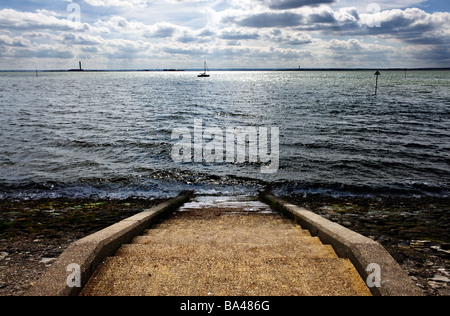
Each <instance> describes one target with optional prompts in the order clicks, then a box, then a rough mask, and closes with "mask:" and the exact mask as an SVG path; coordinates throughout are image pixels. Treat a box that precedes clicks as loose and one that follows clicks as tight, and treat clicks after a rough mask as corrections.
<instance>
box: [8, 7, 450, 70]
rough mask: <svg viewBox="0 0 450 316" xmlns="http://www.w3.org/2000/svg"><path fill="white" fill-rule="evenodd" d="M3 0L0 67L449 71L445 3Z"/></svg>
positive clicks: (448, 22) (449, 21) (449, 27)
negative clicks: (441, 68)
mask: <svg viewBox="0 0 450 316" xmlns="http://www.w3.org/2000/svg"><path fill="white" fill-rule="evenodd" d="M374 2H375V0H370V1H366V0H359V1H350V0H2V2H1V3H0V70H7V69H68V68H75V67H77V65H78V60H82V61H83V64H84V68H86V69H131V68H132V69H141V68H150V69H163V68H184V69H191V68H201V67H202V65H203V60H207V61H208V62H209V65H210V68H278V67H288V68H292V67H295V68H296V67H298V66H299V65H301V66H302V67H304V68H324V67H334V68H338V67H351V68H359V67H375V68H378V67H379V68H384V67H402V68H404V67H450V12H449V11H450V2H449V1H448V0H379V1H378V2H376V3H374Z"/></svg>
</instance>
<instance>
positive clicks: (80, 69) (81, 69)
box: [69, 61, 84, 71]
mask: <svg viewBox="0 0 450 316" xmlns="http://www.w3.org/2000/svg"><path fill="white" fill-rule="evenodd" d="M78 64H79V66H80V68H79V69H70V70H69V71H84V69H83V68H82V67H81V61H80V62H79V63H78Z"/></svg>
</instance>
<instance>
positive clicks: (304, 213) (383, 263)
mask: <svg viewBox="0 0 450 316" xmlns="http://www.w3.org/2000/svg"><path fill="white" fill-rule="evenodd" d="M263 198H264V200H265V202H267V203H268V204H269V205H271V206H272V208H273V209H276V210H278V211H280V212H281V213H283V214H285V215H286V216H288V217H291V218H293V219H294V220H296V222H298V223H299V224H300V225H301V226H302V227H303V228H305V229H308V230H309V231H310V232H311V234H312V235H313V236H318V237H319V238H320V240H321V241H322V242H323V243H325V244H329V245H332V246H333V248H334V250H335V251H336V253H337V254H338V255H339V257H341V258H348V259H350V260H351V262H352V263H353V265H354V266H355V267H356V269H357V270H358V272H359V274H360V275H361V277H362V278H363V279H364V280H367V278H368V277H369V275H370V274H371V273H372V270H370V271H367V269H368V267H369V265H370V264H374V263H375V264H377V265H379V266H380V268H381V269H380V272H381V287H372V288H371V291H372V293H373V294H374V295H377V296H422V295H423V294H422V292H421V291H420V290H419V289H418V288H417V286H416V285H415V284H414V282H413V281H412V280H411V278H410V277H409V276H408V274H407V273H406V272H405V271H404V270H403V269H402V268H401V267H400V265H399V264H398V263H397V262H396V261H395V260H394V258H392V256H391V255H390V254H389V253H388V252H387V251H386V250H385V249H384V248H383V247H382V246H381V245H380V244H379V243H377V242H375V241H373V240H372V239H369V238H367V237H364V236H362V235H360V234H358V233H356V232H353V231H351V230H349V229H347V228H345V227H343V226H341V225H339V224H336V223H333V222H331V221H329V220H327V219H325V218H323V217H321V216H319V215H317V214H314V213H312V212H310V211H308V210H306V209H304V208H301V207H298V206H296V205H293V204H290V203H288V202H286V201H283V200H281V199H279V198H277V197H275V196H273V195H266V196H264V197H263Z"/></svg>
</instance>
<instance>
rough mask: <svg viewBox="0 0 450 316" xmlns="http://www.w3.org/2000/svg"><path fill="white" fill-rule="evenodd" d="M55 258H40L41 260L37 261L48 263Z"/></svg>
mask: <svg viewBox="0 0 450 316" xmlns="http://www.w3.org/2000/svg"><path fill="white" fill-rule="evenodd" d="M55 260H56V258H42V259H41V261H39V263H44V264H49V263H52V262H53V261H55Z"/></svg>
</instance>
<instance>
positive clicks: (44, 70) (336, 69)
mask: <svg viewBox="0 0 450 316" xmlns="http://www.w3.org/2000/svg"><path fill="white" fill-rule="evenodd" d="M202 70H203V69H200V68H198V69H176V68H167V69H161V68H160V69H151V68H141V69H82V70H78V69H6V70H0V72H36V71H37V72H184V71H185V72H194V71H202ZM369 70H370V71H373V70H375V71H376V70H381V71H405V70H412V71H420V70H450V67H417V68H399V67H392V68H389V67H387V68H215V69H214V68H213V69H210V71H369Z"/></svg>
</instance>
